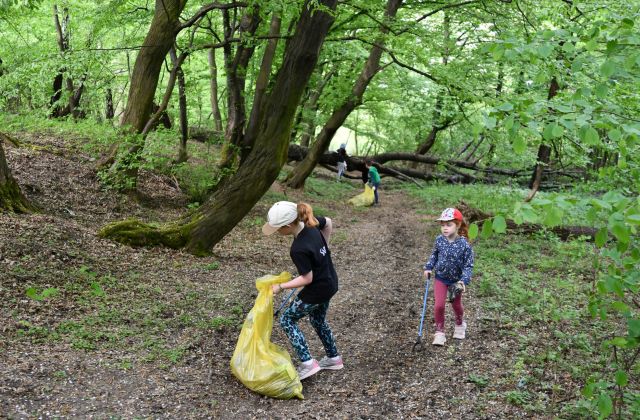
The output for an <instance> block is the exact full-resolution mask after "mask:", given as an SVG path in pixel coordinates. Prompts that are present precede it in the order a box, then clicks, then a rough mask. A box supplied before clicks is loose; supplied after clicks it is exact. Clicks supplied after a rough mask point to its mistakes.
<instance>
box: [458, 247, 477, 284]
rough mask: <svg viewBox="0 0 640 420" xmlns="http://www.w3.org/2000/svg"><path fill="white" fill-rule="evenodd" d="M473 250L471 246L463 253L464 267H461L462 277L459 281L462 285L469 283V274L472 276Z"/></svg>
mask: <svg viewBox="0 0 640 420" xmlns="http://www.w3.org/2000/svg"><path fill="white" fill-rule="evenodd" d="M473 262H474V258H473V249H472V248H471V246H468V247H467V249H466V250H465V252H464V263H463V264H464V265H463V267H462V277H461V279H460V280H461V281H462V282H463V283H464V284H469V283H470V282H471V274H473Z"/></svg>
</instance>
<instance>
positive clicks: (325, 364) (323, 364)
mask: <svg viewBox="0 0 640 420" xmlns="http://www.w3.org/2000/svg"><path fill="white" fill-rule="evenodd" d="M318 364H319V365H320V369H329V370H339V369H342V368H343V367H344V364H343V363H342V357H340V356H336V357H327V356H325V357H323V358H322V359H321V360H320V361H319V362H318Z"/></svg>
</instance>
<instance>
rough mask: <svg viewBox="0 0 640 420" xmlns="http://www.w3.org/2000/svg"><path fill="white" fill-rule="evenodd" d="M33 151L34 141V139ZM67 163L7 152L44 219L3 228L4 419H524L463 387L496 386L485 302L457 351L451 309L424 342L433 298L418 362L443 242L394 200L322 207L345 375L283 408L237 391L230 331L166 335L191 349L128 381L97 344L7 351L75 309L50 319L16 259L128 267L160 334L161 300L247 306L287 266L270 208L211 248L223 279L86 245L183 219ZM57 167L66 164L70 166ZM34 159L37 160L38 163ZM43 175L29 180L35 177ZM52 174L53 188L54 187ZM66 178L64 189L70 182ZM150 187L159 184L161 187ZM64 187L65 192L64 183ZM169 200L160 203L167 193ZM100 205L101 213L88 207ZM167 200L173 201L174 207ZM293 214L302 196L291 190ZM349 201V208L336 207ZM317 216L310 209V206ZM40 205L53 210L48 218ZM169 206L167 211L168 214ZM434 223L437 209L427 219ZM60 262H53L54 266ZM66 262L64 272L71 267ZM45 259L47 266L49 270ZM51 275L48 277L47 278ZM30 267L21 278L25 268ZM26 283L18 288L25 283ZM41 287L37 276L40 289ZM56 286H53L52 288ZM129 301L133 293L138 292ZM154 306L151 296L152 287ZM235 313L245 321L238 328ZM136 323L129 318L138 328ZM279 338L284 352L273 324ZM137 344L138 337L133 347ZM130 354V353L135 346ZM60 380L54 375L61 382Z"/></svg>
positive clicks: (155, 253)
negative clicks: (29, 294) (429, 271)
mask: <svg viewBox="0 0 640 420" xmlns="http://www.w3.org/2000/svg"><path fill="white" fill-rule="evenodd" d="M32 140H33V139H32ZM75 156H76V157H75V158H74V159H75V160H76V161H75V162H71V164H70V161H69V160H66V158H64V157H63V156H59V155H56V154H47V153H36V152H31V155H30V153H28V152H23V151H16V150H10V158H11V159H12V161H13V167H14V168H15V169H14V171H15V175H16V177H17V178H18V180H19V182H21V183H22V185H27V188H26V192H27V194H28V195H29V196H30V198H31V199H33V200H36V201H37V202H38V203H39V204H40V206H42V207H45V208H44V211H43V212H44V214H41V215H35V216H21V217H16V216H7V215H0V236H1V237H2V238H3V245H0V264H2V267H1V269H2V271H1V272H0V273H1V274H2V278H1V279H0V280H1V282H2V283H1V284H0V286H1V287H0V298H1V299H2V300H3V302H4V303H3V306H4V307H3V309H2V311H1V312H0V320H1V321H2V324H3V326H2V327H0V333H2V336H3V338H4V336H5V335H6V337H7V340H6V341H5V340H4V339H3V340H2V343H0V416H1V415H4V416H8V417H15V418H27V417H50V416H57V417H59V416H62V417H65V416H68V417H88V416H95V417H98V418H104V417H108V416H117V417H124V418H131V417H161V418H203V417H215V418H250V417H256V418H264V417H273V418H292V417H297V416H301V415H304V416H306V417H311V418H329V417H331V418H333V417H341V418H352V417H359V418H503V417H504V418H507V417H508V418H513V417H519V416H522V415H523V413H521V412H518V411H517V408H515V407H512V406H498V405H496V404H495V403H494V402H493V401H491V398H489V397H488V396H487V395H486V393H485V392H483V390H482V389H481V388H478V387H476V386H475V385H474V384H473V383H470V382H468V381H467V378H468V377H469V375H470V374H479V375H484V376H491V375H492V372H493V369H494V368H495V367H497V366H498V364H499V361H496V360H494V359H493V358H492V355H493V354H494V352H492V347H495V346H501V343H499V342H492V341H490V338H491V336H490V334H489V331H488V330H487V329H486V328H484V327H483V325H482V322H481V320H480V319H479V307H480V302H477V301H476V299H475V298H474V292H473V286H472V287H470V288H469V291H468V293H467V296H465V300H464V303H465V310H466V318H467V321H468V324H469V330H468V339H467V340H465V341H462V342H459V341H456V340H453V339H452V338H451V334H452V330H453V320H452V313H451V310H450V308H447V337H448V341H447V344H446V345H445V346H444V347H443V348H434V347H432V346H431V345H430V341H431V334H432V333H433V326H432V305H433V301H432V298H430V299H429V310H428V313H427V320H426V321H425V322H426V328H427V331H428V332H427V335H426V337H425V342H426V351H425V352H423V353H417V354H416V353H412V352H411V346H412V344H413V343H414V341H415V338H416V335H417V327H418V322H419V314H420V310H421V304H422V294H423V292H424V280H423V278H422V277H421V268H420V267H421V265H422V264H423V263H424V260H425V258H426V256H427V253H428V252H429V251H430V247H431V244H432V243H433V239H434V234H435V233H436V229H435V225H434V224H427V223H424V221H423V220H421V219H424V216H418V215H416V210H417V209H418V203H417V202H415V201H414V200H412V199H411V198H409V197H408V196H406V195H404V194H403V193H401V192H398V191H384V190H383V191H382V194H381V200H382V205H381V206H379V207H374V208H370V209H367V210H366V211H361V210H354V209H352V208H351V207H349V206H348V205H346V204H344V203H342V202H340V203H335V204H333V205H327V203H326V202H325V203H322V206H323V207H325V208H327V207H328V209H329V210H330V211H331V212H332V213H333V219H334V224H335V233H334V236H333V239H332V243H331V244H330V246H331V248H332V250H333V251H332V252H333V256H334V262H335V264H336V268H337V271H338V275H339V277H340V291H339V292H338V294H337V295H336V296H335V297H334V299H333V301H332V305H331V308H330V312H329V323H330V325H331V326H332V328H333V330H334V333H335V335H336V340H337V344H338V348H339V350H340V351H341V353H342V355H343V358H344V362H345V369H343V370H341V371H335V372H334V371H325V372H320V373H319V374H317V375H315V376H314V377H311V378H309V379H307V380H305V381H304V382H303V385H304V389H303V393H304V395H305V400H303V401H298V400H291V401H279V400H273V399H270V398H265V397H261V396H259V395H257V394H254V393H252V392H251V391H249V390H247V389H246V388H244V387H243V386H242V385H241V384H240V383H239V382H238V381H237V380H236V379H235V378H234V377H233V376H232V375H231V372H230V370H229V367H228V363H229V360H230V357H231V355H232V353H233V349H234V346H235V341H236V338H237V334H238V330H236V329H235V328H223V329H221V330H212V331H211V333H210V334H207V335H206V336H204V337H200V338H195V339H193V340H190V335H193V336H196V334H195V332H194V330H193V329H189V328H175V329H171V330H170V331H169V333H170V336H171V337H172V340H175V342H176V343H188V346H186V348H185V349H184V356H183V358H182V359H181V361H180V362H178V363H176V364H173V365H169V366H166V365H163V364H160V363H159V362H151V363H144V362H143V361H140V360H138V359H137V358H134V359H133V363H132V366H128V367H127V368H126V369H123V368H122V366H118V364H117V363H116V361H120V360H122V359H123V358H126V357H127V354H128V352H129V350H130V349H128V348H126V347H115V348H110V347H105V348H99V349H97V350H95V351H90V350H89V351H84V350H76V349H74V348H72V347H71V346H69V345H68V344H66V343H65V342H60V341H53V342H52V341H44V342H34V343H31V342H29V341H27V340H24V339H18V338H16V337H17V336H16V329H19V328H21V327H20V326H16V325H15V324H16V321H15V320H16V317H17V316H19V315H16V314H20V313H22V312H24V314H25V315H24V316H26V317H28V316H31V318H30V319H32V320H33V321H34V322H35V321H36V320H39V321H40V322H41V323H43V324H45V325H55V324H56V322H58V319H57V318H56V317H58V316H64V315H65V314H71V313H74V312H73V311H74V310H76V309H77V308H76V307H74V304H73V303H68V302H67V303H60V304H59V306H57V307H46V306H45V305H42V304H39V303H38V305H37V306H36V304H34V303H33V302H29V301H28V299H26V298H25V297H24V289H23V287H22V285H23V284H26V283H29V281H30V279H31V280H33V279H35V278H36V277H33V278H31V277H29V274H19V273H17V272H16V271H15V270H13V271H11V270H10V268H11V267H12V264H13V265H15V262H16V261H22V260H25V258H23V256H25V255H27V256H29V258H28V259H27V260H28V261H29V262H30V264H32V265H31V267H30V269H33V270H36V269H38V268H40V269H46V270H49V271H46V274H45V275H47V276H54V277H55V273H56V270H58V271H57V272H58V273H59V274H60V276H63V275H64V273H65V271H64V270H65V267H68V266H71V265H75V266H78V265H80V264H89V263H90V264H91V265H92V267H94V268H95V269H96V270H109V272H111V273H112V274H113V276H114V277H115V278H123V277H124V276H126V275H127V273H130V271H131V269H132V267H134V268H136V269H137V270H138V271H139V272H140V273H141V277H140V279H139V282H140V283H150V284H151V283H153V285H154V286H155V287H157V288H159V289H162V290H163V293H162V294H161V295H159V296H158V299H159V300H164V301H166V305H165V307H164V309H163V311H166V314H165V313H164V312H163V316H166V318H167V322H170V321H171V320H173V319H174V318H176V317H178V316H179V315H180V311H179V309H177V308H179V307H180V305H182V304H184V298H185V294H180V293H177V292H176V293H173V294H171V293H168V292H167V290H170V289H172V288H176V285H179V287H180V288H182V289H184V290H188V291H189V292H192V293H197V294H202V295H206V296H212V295H214V294H219V295H220V296H221V299H222V300H224V301H225V302H227V301H230V302H233V301H234V299H235V300H237V301H238V302H241V303H242V307H243V310H244V311H245V312H244V314H246V311H247V310H248V309H249V308H250V306H251V302H252V301H253V298H254V297H255V289H254V288H253V281H254V279H255V278H257V277H258V276H260V275H264V274H267V273H277V272H279V271H280V270H285V269H288V270H291V269H293V266H292V263H291V262H290V260H289V258H288V247H289V244H290V239H289V238H277V237H275V236H273V237H263V236H262V235H261V234H260V229H259V226H258V225H257V224H256V223H251V221H252V220H254V219H255V218H256V217H258V216H263V215H264V214H265V213H266V209H267V205H268V204H266V203H263V204H261V205H258V206H256V208H255V209H254V211H252V213H251V214H250V215H248V216H247V218H246V219H245V221H247V222H246V223H245V222H243V223H241V224H240V225H239V226H238V227H237V228H236V229H235V230H234V231H233V232H232V233H231V234H230V235H228V236H227V237H226V238H225V239H224V240H223V242H222V243H221V244H219V245H218V246H217V247H216V248H215V250H214V257H215V258H216V261H219V263H220V269H219V270H216V271H204V270H201V269H195V268H193V267H200V266H202V264H203V263H202V262H201V261H202V260H201V259H197V258H195V257H193V256H191V255H187V254H184V253H182V252H176V251H171V250H166V249H150V250H146V249H131V248H128V247H125V246H120V245H116V244H113V243H111V242H110V241H105V240H101V239H98V238H97V237H95V231H96V229H97V227H99V226H100V225H101V224H102V223H104V222H106V221H109V220H113V219H117V218H120V217H123V216H128V215H131V214H138V215H144V216H146V217H149V218H151V219H156V220H159V219H160V220H161V219H162V218H163V217H164V218H166V219H170V218H171V217H174V216H175V215H176V214H177V213H178V211H179V210H178V206H177V205H176V206H175V207H173V210H172V209H171V208H167V205H166V203H167V202H174V203H178V204H179V203H180V199H179V198H175V196H174V197H173V199H172V200H167V199H166V197H163V196H162V194H163V191H165V192H166V190H170V186H169V184H168V183H164V182H161V181H158V180H157V179H156V178H157V177H154V176H149V177H148V178H147V179H146V180H145V182H147V183H148V186H147V187H144V186H143V187H142V188H147V189H148V190H149V191H154V193H155V194H158V195H159V196H160V200H159V201H158V203H161V204H158V205H156V206H155V207H154V204H153V203H154V201H153V197H151V198H150V199H149V200H148V201H147V202H145V207H144V208H141V207H140V206H139V205H138V204H136V203H132V202H131V201H129V200H125V199H122V198H121V197H118V196H116V195H114V194H113V193H108V192H102V191H101V190H100V188H99V185H98V183H97V180H96V179H95V178H94V177H93V176H92V175H91V174H90V169H89V168H90V162H89V160H88V158H87V159H85V160H84V161H83V157H82V156H80V157H78V156H77V155H75ZM65 160H66V161H65ZM34 162H35V163H34ZM33 165H35V167H37V168H38V170H37V171H33V170H29V167H34V166H33ZM52 174H53V175H52ZM63 181H64V182H63ZM154 182H155V183H154ZM62 184H64V185H71V186H73V189H72V190H71V192H72V194H69V190H68V189H66V188H65V186H64V185H62ZM167 194H169V193H168V192H167ZM91 195H93V196H94V197H95V196H96V195H97V196H98V199H99V200H102V201H99V202H98V203H97V204H96V201H95V200H87V197H88V196H91ZM174 195H175V194H174ZM289 198H290V199H291V200H292V201H295V200H296V199H297V198H299V197H298V196H297V195H296V193H290V197H289ZM347 198H348V197H345V200H346V199H347ZM312 204H313V202H312ZM47 207H48V210H47ZM169 207H170V206H169ZM429 210H431V211H430V212H431V213H433V214H436V213H438V212H439V211H440V210H441V209H429ZM61 255H62V256H61ZM65 258H66V259H65ZM52 261H53V262H52ZM56 264H57V265H56ZM26 266H27V267H29V266H28V265H26ZM21 276H22V277H21ZM40 278H41V279H42V277H40ZM47 281H48V282H50V283H55V279H47ZM132 293H133V292H132ZM149 293H153V291H152V290H151V289H150V290H149ZM244 314H243V315H242V316H244ZM132 316H133V315H132ZM302 325H303V330H304V331H305V333H306V336H307V339H308V340H309V342H310V346H311V350H312V354H313V355H314V356H316V357H321V356H322V354H321V351H322V350H321V349H322V346H321V344H320V342H319V340H318V339H317V337H316V336H315V334H314V333H313V332H312V329H311V327H310V326H309V324H308V322H306V321H303V324H302ZM273 340H274V341H275V342H276V343H278V344H281V345H284V346H285V347H286V348H289V346H288V343H287V341H286V338H285V336H284V334H282V332H281V331H279V327H277V326H276V327H274V336H273ZM131 343H132V344H131V345H132V346H133V345H134V343H135V337H133V338H131ZM132 348H133V347H132ZM60 372H62V373H60Z"/></svg>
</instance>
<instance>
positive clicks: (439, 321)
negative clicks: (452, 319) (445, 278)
mask: <svg viewBox="0 0 640 420" xmlns="http://www.w3.org/2000/svg"><path fill="white" fill-rule="evenodd" d="M433 289H434V292H433V295H434V297H435V301H436V302H435V305H434V306H433V309H434V318H435V321H436V331H438V332H444V306H445V303H446V302H447V285H446V284H444V283H443V282H441V281H440V280H438V279H436V281H435V282H434V285H433ZM462 295H463V293H460V294H459V295H458V296H457V297H456V298H455V300H454V301H453V302H452V303H451V306H452V307H453V312H454V313H455V315H456V325H462V317H463V315H464V306H462Z"/></svg>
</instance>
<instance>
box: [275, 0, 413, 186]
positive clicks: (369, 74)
mask: <svg viewBox="0 0 640 420" xmlns="http://www.w3.org/2000/svg"><path fill="white" fill-rule="evenodd" d="M401 4H402V0H388V2H387V8H386V11H385V21H387V22H388V21H389V20H391V19H393V18H394V17H395V15H396V13H397V12H398V9H399V8H400V5H401ZM380 31H381V32H382V35H381V36H380V37H379V38H378V39H376V41H375V42H374V46H373V47H371V51H370V52H369V57H368V58H367V61H366V63H365V65H364V68H363V69H362V71H361V72H360V75H359V76H358V79H357V80H356V82H355V84H354V86H353V89H352V90H351V94H350V95H349V97H348V98H347V99H346V100H345V101H344V102H343V103H342V104H341V105H340V106H339V107H338V108H336V109H335V110H334V111H333V113H332V114H331V116H330V117H329V119H328V120H327V122H326V124H325V125H324V127H322V130H321V131H320V134H318V136H317V137H316V141H315V143H314V144H313V146H312V147H311V150H310V151H309V154H308V155H307V157H306V158H305V160H304V161H302V162H301V163H300V164H298V166H296V168H295V169H294V170H293V171H292V172H291V173H290V174H289V176H288V177H287V181H286V183H287V186H289V187H291V188H302V187H304V183H305V181H306V179H307V177H308V176H309V175H310V174H311V172H312V171H313V168H315V167H316V165H317V164H318V160H319V159H320V156H322V154H323V153H324V152H325V151H326V150H327V149H328V148H329V144H330V143H331V139H333V136H334V135H335V134H336V131H338V128H340V127H341V126H342V124H344V122H345V120H346V119H347V117H348V116H349V115H350V114H351V112H352V111H353V110H354V109H356V108H357V107H358V106H359V105H360V104H362V97H363V95H364V92H365V91H366V89H367V86H369V83H370V82H371V80H372V79H373V77H374V76H375V75H376V74H378V72H380V57H381V56H382V49H383V46H384V38H385V36H386V34H387V33H388V32H389V26H388V25H386V24H385V25H382V26H381V28H380Z"/></svg>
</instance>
